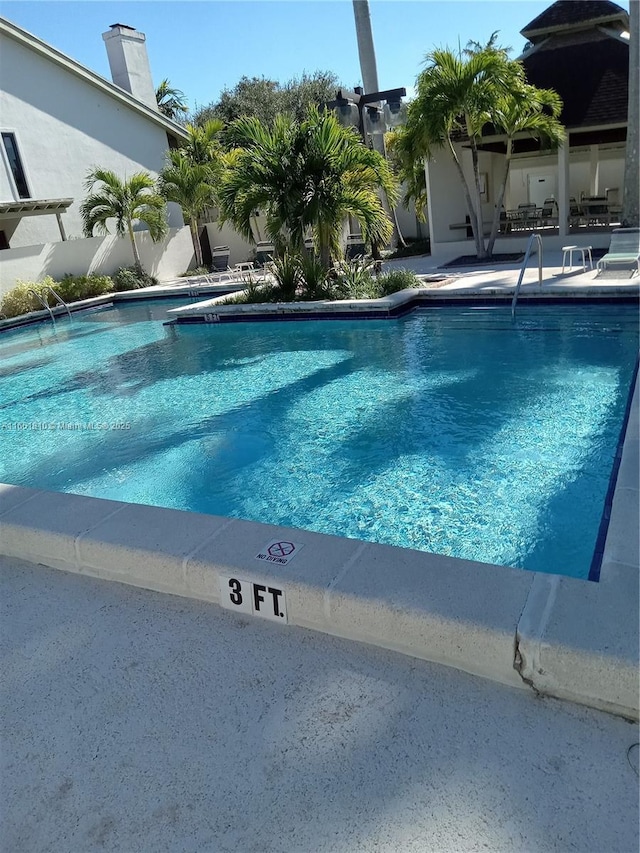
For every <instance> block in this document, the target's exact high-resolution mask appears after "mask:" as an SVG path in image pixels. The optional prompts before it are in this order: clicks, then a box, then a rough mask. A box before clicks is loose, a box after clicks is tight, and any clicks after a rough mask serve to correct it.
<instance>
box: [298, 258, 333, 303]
mask: <svg viewBox="0 0 640 853" xmlns="http://www.w3.org/2000/svg"><path fill="white" fill-rule="evenodd" d="M298 267H299V273H300V287H301V290H302V292H301V294H300V299H304V300H314V299H330V298H331V295H332V287H331V284H330V282H329V273H328V272H327V270H326V269H325V268H324V267H323V265H322V264H321V263H320V259H319V258H318V257H317V256H316V255H315V254H314V253H309V254H307V255H302V257H301V258H300V260H299V262H298Z"/></svg>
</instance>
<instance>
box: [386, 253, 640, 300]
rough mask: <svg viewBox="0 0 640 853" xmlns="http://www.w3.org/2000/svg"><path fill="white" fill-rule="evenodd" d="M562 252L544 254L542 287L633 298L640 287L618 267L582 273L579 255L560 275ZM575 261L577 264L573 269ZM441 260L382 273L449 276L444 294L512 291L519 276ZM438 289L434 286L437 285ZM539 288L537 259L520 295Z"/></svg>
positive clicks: (406, 263) (390, 265) (407, 262)
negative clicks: (624, 293) (618, 291)
mask: <svg viewBox="0 0 640 853" xmlns="http://www.w3.org/2000/svg"><path fill="white" fill-rule="evenodd" d="M562 257H563V253H562V251H553V250H545V252H544V255H543V264H542V281H543V287H547V286H550V285H551V286H554V288H555V287H562V288H566V289H567V291H569V292H571V291H577V292H584V293H588V292H589V291H590V290H594V289H596V288H601V287H605V288H607V287H612V288H622V289H624V290H628V291H629V292H630V293H632V294H637V293H638V289H639V286H640V276H639V275H638V274H637V273H636V274H635V275H634V276H632V277H631V270H625V269H622V268H620V267H618V268H617V269H616V268H613V269H609V270H604V271H603V272H602V273H600V274H599V275H598V274H597V270H596V269H595V267H596V261H595V260H594V261H593V267H594V268H593V269H587V270H586V271H584V269H583V267H582V263H581V259H580V254H579V253H577V254H576V253H574V256H573V261H574V264H573V267H572V268H569V267H568V266H567V267H565V270H564V272H563V271H562ZM576 261H578V263H577V265H576ZM443 262H444V259H443V258H438V259H434V258H432V257H431V256H430V255H420V256H416V257H409V258H401V259H398V260H393V261H387V262H386V263H385V264H384V265H383V270H391V269H403V268H404V269H409V270H412V271H413V272H415V273H416V274H417V275H430V276H432V275H440V276H450V277H451V278H452V281H450V282H449V283H447V284H445V285H442V286H439V289H442V290H444V291H449V290H459V289H462V288H465V289H472V290H475V291H477V292H478V293H480V294H481V293H482V292H483V291H486V290H488V289H491V290H494V289H496V288H497V289H504V290H505V291H508V290H512V289H513V288H514V287H515V285H516V282H517V281H518V276H519V274H520V268H521V266H522V262H521V261H520V262H518V261H512V262H509V263H503V264H483V265H482V266H477V267H457V268H456V267H451V268H449V267H448V268H446V269H445V268H443V267H442V266H441V264H442V263H443ZM436 286H437V285H436ZM537 287H538V256H537V255H535V254H534V255H532V256H531V257H530V258H529V262H528V264H527V269H526V271H525V275H524V279H523V284H522V288H523V293H526V292H527V291H531V290H534V289H536V288H537Z"/></svg>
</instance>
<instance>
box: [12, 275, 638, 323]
mask: <svg viewBox="0 0 640 853" xmlns="http://www.w3.org/2000/svg"><path fill="white" fill-rule="evenodd" d="M418 278H419V279H422V280H423V281H424V285H423V286H422V287H418V288H406V289H405V290H401V291H398V292H396V293H393V294H391V295H390V296H385V297H381V298H379V299H345V300H321V301H317V302H282V303H255V304H247V305H221V302H222V300H224V299H225V298H226V297H227V296H228V295H229V293H230V292H232V291H237V290H238V289H241V288H239V287H231V289H230V288H229V286H228V285H239V282H229V283H225V284H211V283H208V282H206V281H203V280H200V281H198V280H195V281H191V282H190V281H188V280H187V281H185V283H184V284H160V285H154V286H152V287H147V288H140V289H137V290H127V291H120V292H116V293H105V294H103V295H102V296H94V297H92V298H90V299H83V300H80V301H78V302H71V303H69V310H70V312H71V314H75V313H78V312H80V311H86V310H89V309H93V308H102V307H106V306H109V305H113V304H117V303H118V302H143V301H145V300H147V299H170V298H176V297H181V296H185V297H187V298H190V299H193V298H197V297H199V296H207V297H209V298H207V299H203V300H202V301H201V302H197V303H193V304H190V305H185V306H181V307H179V308H171V309H168V310H167V318H168V320H167V323H168V324H175V325H189V324H192V323H233V322H262V321H274V320H281V321H290V320H328V319H331V320H345V319H348V320H353V319H359V320H380V319H397V318H399V317H402V316H405V315H406V314H408V313H410V312H411V311H413V310H414V309H415V308H419V307H421V306H424V305H430V306H435V307H440V306H449V305H476V306H481V307H482V306H488V305H495V304H505V305H510V304H511V300H512V298H513V291H514V290H515V284H514V285H507V286H502V287H482V289H478V287H477V286H476V287H474V286H471V287H464V286H460V287H456V288H455V289H454V290H448V289H447V290H443V289H441V288H430V287H429V283H430V280H433V276H432V275H430V274H425V275H418ZM212 293H217V294H218V295H216V296H211V294H212ZM639 299H640V283H636V282H635V281H632V282H627V283H625V282H619V283H615V284H602V283H601V284H597V283H595V284H589V285H588V286H585V285H581V284H580V285H576V284H573V283H571V282H567V283H554V284H544V285H543V286H539V285H530V284H527V285H524V287H523V289H522V291H521V293H520V296H519V302H521V303H525V304H527V303H529V304H532V303H533V304H559V303H572V302H589V301H592V302H601V303H608V302H611V303H629V304H636V303H637V302H638V300H639ZM51 313H52V314H53V316H54V317H56V318H64V316H65V314H66V309H65V308H63V307H61V306H59V305H56V306H54V307H52V308H51ZM49 319H50V316H49V312H48V311H44V310H41V311H31V312H30V313H28V314H21V315H19V316H18V317H11V318H9V319H5V320H1V319H0V334H1V333H2V332H4V331H12V330H14V329H20V328H23V327H25V326H34V325H36V324H38V323H42V322H43V321H48V320H49Z"/></svg>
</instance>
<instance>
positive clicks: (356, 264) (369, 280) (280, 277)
mask: <svg viewBox="0 0 640 853" xmlns="http://www.w3.org/2000/svg"><path fill="white" fill-rule="evenodd" d="M372 270H373V261H372V260H370V259H365V258H355V259H354V260H352V261H344V262H343V263H340V264H338V265H337V266H336V267H335V268H334V270H332V272H331V273H330V274H327V273H326V272H325V270H324V268H323V267H322V265H321V264H320V262H319V261H318V260H317V259H316V258H314V256H313V255H307V256H304V255H303V256H300V255H296V254H295V253H293V252H289V251H287V252H285V253H284V255H283V256H282V257H281V258H280V259H278V260H276V261H275V262H274V264H273V275H274V278H275V281H274V282H266V283H265V284H256V283H255V282H254V281H253V280H252V279H250V281H249V284H248V286H247V289H246V290H244V291H242V292H241V293H236V294H234V295H233V296H229V297H228V298H227V299H225V300H224V302H223V303H222V304H224V305H238V304H246V303H252V304H253V303H260V302H309V301H314V300H320V299H329V300H335V299H379V298H380V297H382V296H388V295H389V294H390V293H396V292H397V291H399V290H404V289H405V288H408V287H420V281H419V279H418V278H417V276H416V275H415V273H413V272H411V271H410V270H404V269H400V270H391V271H389V272H386V273H382V274H381V275H378V276H375V275H373V274H372Z"/></svg>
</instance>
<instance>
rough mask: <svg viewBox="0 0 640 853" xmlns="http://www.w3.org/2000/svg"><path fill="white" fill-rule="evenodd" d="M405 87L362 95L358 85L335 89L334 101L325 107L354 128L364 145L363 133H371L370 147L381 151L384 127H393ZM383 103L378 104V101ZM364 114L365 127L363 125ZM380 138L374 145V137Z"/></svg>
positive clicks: (383, 151) (343, 122) (366, 141)
mask: <svg viewBox="0 0 640 853" xmlns="http://www.w3.org/2000/svg"><path fill="white" fill-rule="evenodd" d="M406 94H407V90H406V89H405V88H404V87H402V88H399V89H385V90H384V91H383V92H369V93H368V94H366V95H365V94H364V91H363V89H362V87H361V86H356V88H355V90H354V91H353V92H348V91H345V90H344V89H338V91H337V92H336V97H335V100H333V101H329V102H328V103H327V104H326V106H327V107H329V109H335V110H337V112H338V116H339V120H340V123H341V124H342V125H344V126H346V127H357V128H358V130H359V131H360V136H361V137H362V141H363V142H364V143H365V145H367V144H369V142H368V140H367V135H368V134H369V135H370V136H371V146H370V147H371V148H376V150H378V151H380V153H381V154H384V153H385V150H384V133H385V131H386V130H387V128H388V127H389V128H391V127H395V126H396V125H397V124H398V122H399V120H400V108H401V104H402V98H404V97H405V96H406ZM383 101H384V102H385V103H384V106H381V103H382V102H383ZM365 114H366V118H367V121H368V124H369V128H367V126H366V125H365ZM377 136H380V137H381V140H380V141H381V144H379V145H375V144H374V140H375V137H377Z"/></svg>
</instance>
